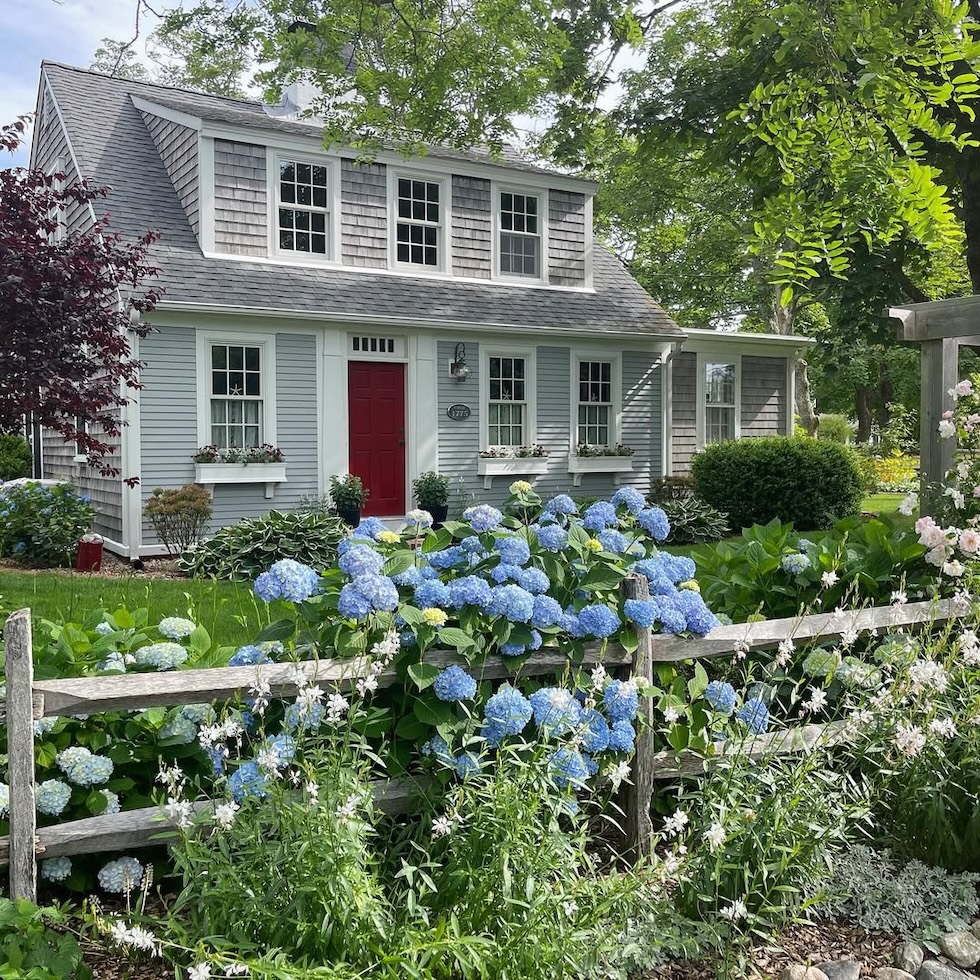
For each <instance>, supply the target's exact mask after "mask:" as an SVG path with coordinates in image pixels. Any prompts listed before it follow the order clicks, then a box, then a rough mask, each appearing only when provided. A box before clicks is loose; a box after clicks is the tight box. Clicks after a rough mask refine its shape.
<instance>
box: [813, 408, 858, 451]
mask: <svg viewBox="0 0 980 980" xmlns="http://www.w3.org/2000/svg"><path fill="white" fill-rule="evenodd" d="M817 438H818V439H823V440H825V441H826V442H839V443H840V444H841V445H844V444H845V443H848V442H850V441H851V439H853V438H854V426H853V425H852V424H851V422H850V420H849V419H848V418H847V416H846V415H821V416H820V421H819V422H818V423H817Z"/></svg>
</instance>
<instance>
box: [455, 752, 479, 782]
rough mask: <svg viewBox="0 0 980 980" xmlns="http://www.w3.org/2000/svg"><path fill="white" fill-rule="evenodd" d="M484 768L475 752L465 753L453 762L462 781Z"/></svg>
mask: <svg viewBox="0 0 980 980" xmlns="http://www.w3.org/2000/svg"><path fill="white" fill-rule="evenodd" d="M482 768H483V766H482V764H481V762H480V758H479V756H477V755H476V754H475V753H473V752H463V753H461V754H460V755H458V756H456V758H455V759H454V760H453V769H455V770H456V775H457V776H458V777H459V778H460V779H469V777H470V776H473V775H475V774H476V773H478V772H479V771H480V770H481V769H482Z"/></svg>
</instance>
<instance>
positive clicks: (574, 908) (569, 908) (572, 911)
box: [561, 899, 578, 919]
mask: <svg viewBox="0 0 980 980" xmlns="http://www.w3.org/2000/svg"><path fill="white" fill-rule="evenodd" d="M561 908H562V911H563V912H564V913H565V917H566V918H568V919H574V918H575V916H576V915H577V914H578V902H576V901H574V900H573V899H569V900H568V901H567V902H562V903H561Z"/></svg>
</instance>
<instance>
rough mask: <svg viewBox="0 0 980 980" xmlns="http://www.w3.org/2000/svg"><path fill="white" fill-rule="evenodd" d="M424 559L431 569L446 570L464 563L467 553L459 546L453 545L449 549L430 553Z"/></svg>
mask: <svg viewBox="0 0 980 980" xmlns="http://www.w3.org/2000/svg"><path fill="white" fill-rule="evenodd" d="M425 557H426V558H427V559H428V561H429V564H430V565H431V566H432V567H433V568H437V569H446V568H452V567H453V566H454V565H462V564H463V563H464V562H466V561H467V552H465V551H464V550H463V549H462V548H461V547H460V546H459V545H453V546H452V547H451V548H444V549H443V550H442V551H430V552H429V553H428V554H427V555H426V556H425Z"/></svg>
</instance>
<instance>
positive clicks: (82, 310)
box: [0, 116, 160, 484]
mask: <svg viewBox="0 0 980 980" xmlns="http://www.w3.org/2000/svg"><path fill="white" fill-rule="evenodd" d="M28 121H29V117H26V116H22V117H21V118H20V119H18V120H17V121H16V122H14V123H12V124H10V125H7V126H3V127H0V150H8V151H9V152H11V153H12V152H14V151H15V150H16V149H17V147H18V146H19V145H20V144H21V142H22V140H23V135H24V132H25V130H26V127H27V123H28ZM106 193H107V189H106V188H98V187H92V186H90V185H89V184H88V182H87V181H79V182H74V183H71V184H68V183H67V181H66V178H65V175H64V174H59V173H53V174H45V173H42V172H40V171H38V170H24V169H20V168H17V169H7V170H0V432H9V431H16V430H19V429H21V428H22V427H23V424H24V419H25V417H26V418H29V419H31V420H32V421H33V424H34V425H41V426H44V427H46V428H49V429H53V430H55V431H57V432H59V433H61V435H62V436H64V438H65V439H66V440H68V441H70V442H75V443H77V444H78V446H79V448H80V449H81V450H84V452H85V455H86V456H87V460H88V464H89V465H90V466H93V467H97V468H98V469H99V471H100V472H101V473H102V474H103V475H105V476H118V475H120V469H119V466H118V465H114V464H115V461H114V460H113V459H111V457H112V455H113V453H114V452H115V447H114V446H113V445H112V444H111V443H110V442H109V440H112V439H116V438H118V436H119V435H120V426H121V424H122V423H121V421H120V409H121V407H122V406H123V405H125V404H126V403H127V401H128V400H129V397H128V396H129V393H130V392H131V391H132V390H134V389H137V388H139V387H140V380H139V373H140V362H139V360H137V359H136V358H135V357H134V356H133V352H132V348H131V344H130V341H131V338H132V336H133V335H138V336H141V337H142V336H146V334H147V333H149V331H150V329H151V327H150V326H149V324H148V323H146V322H145V321H144V320H143V319H142V316H143V314H144V313H146V312H148V311H149V310H152V309H153V307H154V306H155V304H156V303H157V301H158V300H159V298H160V291H159V290H158V289H154V288H153V287H152V285H149V284H148V283H149V281H150V280H152V277H153V276H155V275H156V274H157V272H158V270H157V269H156V268H154V267H153V266H152V265H150V264H149V263H148V261H147V253H148V250H149V247H150V245H151V243H152V242H153V241H154V240H155V239H156V238H157V237H158V236H157V234H156V233H155V232H147V233H146V234H144V235H143V236H142V237H141V238H140V239H139V240H138V241H135V242H127V241H123V239H122V238H121V237H120V236H119V235H118V234H115V233H111V232H110V231H108V217H103V218H101V219H98V220H95V221H94V223H92V222H88V223H86V226H85V227H83V228H81V229H79V230H66V229H65V227H64V216H65V215H67V214H68V213H69V212H70V211H71V210H72V209H77V208H78V206H80V205H84V206H90V202H92V201H95V200H97V199H99V198H102V197H105V195H106ZM92 213H93V214H94V212H92ZM127 482H129V483H130V484H132V483H135V482H136V481H135V480H128V481H127Z"/></svg>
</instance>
